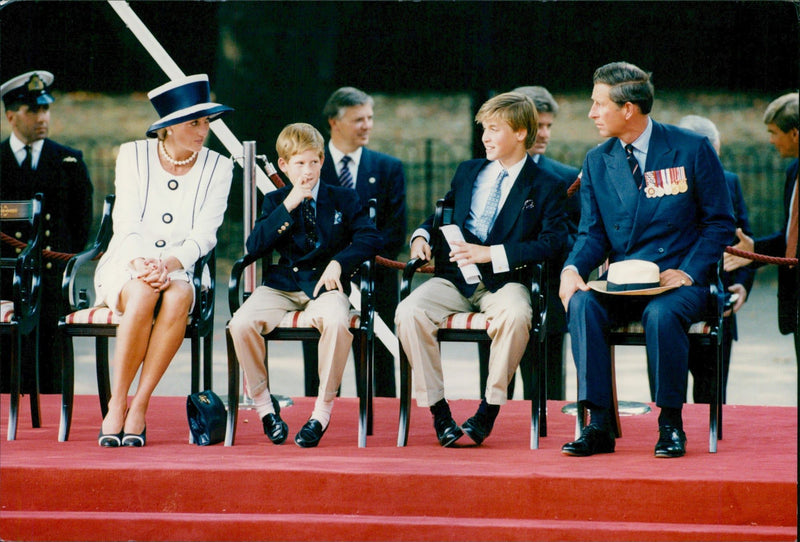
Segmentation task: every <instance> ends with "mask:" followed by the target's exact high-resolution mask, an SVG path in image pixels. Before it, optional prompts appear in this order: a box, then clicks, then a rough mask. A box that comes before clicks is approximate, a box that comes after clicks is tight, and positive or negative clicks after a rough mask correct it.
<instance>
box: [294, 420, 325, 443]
mask: <svg viewBox="0 0 800 542" xmlns="http://www.w3.org/2000/svg"><path fill="white" fill-rule="evenodd" d="M327 429H328V428H327V427H326V428H325V429H323V428H322V424H321V423H320V422H319V420H315V419H314V418H310V419H309V420H308V421H307V422H306V423H305V425H303V427H301V428H300V431H298V432H297V434H296V435H295V436H294V443H295V444H297V445H298V446H300V447H301V448H313V447H314V446H316V445H317V444H319V441H320V439H321V438H322V435H324V434H325V431H326V430H327Z"/></svg>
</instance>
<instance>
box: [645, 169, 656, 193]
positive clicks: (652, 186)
mask: <svg viewBox="0 0 800 542" xmlns="http://www.w3.org/2000/svg"><path fill="white" fill-rule="evenodd" d="M644 184H645V188H644V195H645V196H647V197H648V198H654V197H656V177H655V175H653V172H652V171H645V173H644Z"/></svg>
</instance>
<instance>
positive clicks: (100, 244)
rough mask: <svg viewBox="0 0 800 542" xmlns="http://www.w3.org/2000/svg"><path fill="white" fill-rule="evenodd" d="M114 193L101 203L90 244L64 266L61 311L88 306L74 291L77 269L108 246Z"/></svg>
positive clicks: (88, 303) (111, 228) (86, 299)
mask: <svg viewBox="0 0 800 542" xmlns="http://www.w3.org/2000/svg"><path fill="white" fill-rule="evenodd" d="M114 199H115V196H114V194H109V195H107V196H106V198H105V202H104V203H103V214H102V218H101V219H100V228H99V229H98V231H97V236H96V237H95V240H94V242H93V243H92V245H91V246H90V247H89V248H87V249H86V250H84V251H83V252H79V253H77V254H76V255H75V256H73V257H72V258H70V259H69V261H68V262H67V265H66V267H65V268H64V275H63V279H62V281H61V300H62V309H63V310H62V313H63V314H67V313H70V312H73V311H76V310H80V309H85V308H88V307H89V306H90V305H91V301H90V300H89V299H88V297H87V298H84V299H81V298H80V295H78V294H79V293H78V292H76V289H75V288H76V279H77V277H78V270H79V269H80V268H81V267H82V266H83V265H84V264H86V262H91V261H93V260H95V259H96V258H98V257H99V256H100V255H101V254H102V253H103V251H105V250H106V249H107V248H108V243H109V241H111V235H112V233H113V230H114V228H113V223H112V219H111V211H112V210H113V208H114Z"/></svg>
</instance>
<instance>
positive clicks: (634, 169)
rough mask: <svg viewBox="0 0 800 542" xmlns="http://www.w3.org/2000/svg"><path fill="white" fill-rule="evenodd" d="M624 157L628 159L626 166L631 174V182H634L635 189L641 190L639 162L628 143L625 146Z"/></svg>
mask: <svg viewBox="0 0 800 542" xmlns="http://www.w3.org/2000/svg"><path fill="white" fill-rule="evenodd" d="M625 157H626V158H627V159H628V166H629V167H630V168H631V173H632V174H633V180H634V181H636V187H637V188H641V187H642V170H641V169H639V162H638V161H637V160H636V157H635V156H634V155H633V145H631V144H630V143H628V144H627V145H625Z"/></svg>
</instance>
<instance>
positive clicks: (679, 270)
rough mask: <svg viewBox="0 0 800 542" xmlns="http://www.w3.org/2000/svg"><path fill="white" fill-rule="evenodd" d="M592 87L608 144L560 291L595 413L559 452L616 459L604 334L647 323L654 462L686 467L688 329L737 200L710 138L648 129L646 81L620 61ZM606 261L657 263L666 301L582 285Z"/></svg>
mask: <svg viewBox="0 0 800 542" xmlns="http://www.w3.org/2000/svg"><path fill="white" fill-rule="evenodd" d="M592 82H593V84H594V86H593V89H592V106H591V109H590V110H589V118H590V119H592V120H593V121H594V123H595V126H596V127H597V129H598V132H599V133H600V135H601V136H603V137H608V138H609V139H608V140H607V141H606V142H605V143H603V144H602V145H600V146H599V147H596V148H594V149H592V150H591V151H589V153H588V154H587V155H586V159H585V160H584V162H583V168H582V177H581V192H580V193H581V196H580V197H581V222H580V226H579V228H578V236H577V239H576V240H575V244H574V245H573V247H572V251H571V252H570V254H569V256H568V257H567V260H566V262H565V265H564V268H563V269H562V271H561V285H560V287H559V297H560V298H561V302H562V303H563V305H564V308H565V309H567V318H568V328H569V332H570V336H571V338H572V357H573V359H574V360H575V367H576V371H577V374H578V400H579V401H580V402H581V403H582V404H583V405H584V406H586V407H587V408H588V409H589V410H590V412H591V420H592V421H591V423H590V424H589V425H588V426H586V427H585V428H584V429H583V430H582V432H581V436H580V438H578V439H577V440H575V441H573V442H568V443H566V444H564V446H563V447H562V448H561V451H562V453H563V454H565V455H569V456H589V455H594V454H598V453H612V452H613V451H614V449H615V440H614V432H613V431H612V420H611V418H612V417H613V416H614V414H613V412H611V410H612V404H613V401H612V376H611V374H612V373H611V369H612V364H611V353H610V350H609V347H608V334H607V332H608V330H609V329H610V328H611V327H614V326H616V325H621V324H623V323H627V322H631V321H641V322H642V323H643V325H644V328H645V336H646V341H647V362H648V364H649V366H650V367H649V368H650V374H652V375H654V388H655V400H656V406H658V407H659V408H660V413H659V416H658V429H659V439H658V441H657V442H656V446H655V448H654V455H655V457H660V458H674V457H681V456H683V455H684V454H685V453H686V434H685V433H684V431H683V418H682V408H683V403H684V402H685V400H686V386H687V380H688V376H687V375H688V356H689V338H688V335H687V331H686V330H687V329H688V327H689V326H688V324H689V323H690V322H696V321H698V320H702V319H704V317H705V316H707V308H708V307H709V306H710V305H709V284H710V282H711V281H712V280H714V278H715V270H716V265H717V262H718V261H719V259H720V257H721V256H722V253H723V250H724V249H725V246H726V245H727V244H728V243H729V242H730V241H731V240H732V238H733V233H734V230H735V223H734V220H733V209H732V206H731V198H730V195H729V194H728V187H727V185H726V184H725V177H724V175H723V171H722V164H720V161H719V158H718V157H717V153H716V152H715V151H714V149H713V147H712V146H711V143H709V141H708V139H707V138H705V137H702V136H699V135H698V134H695V133H692V132H688V131H685V130H682V129H680V128H676V127H674V126H670V125H667V124H661V123H658V122H655V121H654V120H652V119H651V118H650V115H649V114H650V110H651V109H652V106H653V100H654V92H655V90H654V88H653V83H652V82H651V81H650V74H649V73H648V72H646V71H644V70H642V69H641V68H639V67H637V66H634V65H633V64H630V63H627V62H612V63H610V64H606V65H605V66H601V67H600V68H598V69H597V70H596V71H595V73H594V77H593V81H592ZM606 260H607V261H608V262H609V263H611V264H613V263H616V262H620V261H623V260H646V261H648V262H652V263H655V264H657V265H658V267H659V270H660V286H661V287H668V288H670V290H669V291H666V292H663V293H658V295H655V294H656V293H657V292H659V291H660V288H652V289H650V290H649V292H648V291H647V290H646V289H645V290H642V291H641V292H643V293H640V294H639V295H619V293H620V292H616V293H609V292H607V291H602V292H598V291H595V290H593V289H591V288H590V286H589V284H587V282H586V281H587V280H588V277H589V274H590V273H591V272H592V271H593V270H595V269H597V268H598V266H600V265H601V264H602V263H603V262H605V261H606ZM622 293H625V292H622ZM628 293H629V292H628ZM645 293H647V294H649V295H645Z"/></svg>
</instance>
